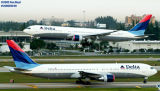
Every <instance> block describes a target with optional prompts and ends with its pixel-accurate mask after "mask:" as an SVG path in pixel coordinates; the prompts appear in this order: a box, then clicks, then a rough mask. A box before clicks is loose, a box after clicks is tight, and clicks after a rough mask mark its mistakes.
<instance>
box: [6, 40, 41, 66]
mask: <svg viewBox="0 0 160 91" xmlns="http://www.w3.org/2000/svg"><path fill="white" fill-rule="evenodd" d="M6 42H7V44H8V47H9V49H10V52H11V54H12V57H13V60H14V62H15V65H16V67H17V68H23V69H29V68H33V67H36V66H38V64H37V63H35V62H34V61H33V60H32V59H31V58H30V57H29V56H28V55H27V54H26V53H25V52H24V51H23V50H22V49H21V48H20V47H19V46H18V45H17V44H16V43H15V42H14V41H13V40H7V41H6Z"/></svg>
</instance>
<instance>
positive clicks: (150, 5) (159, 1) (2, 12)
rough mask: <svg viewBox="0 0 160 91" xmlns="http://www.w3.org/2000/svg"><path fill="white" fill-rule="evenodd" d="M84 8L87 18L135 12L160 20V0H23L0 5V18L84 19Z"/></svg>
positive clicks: (124, 14) (125, 14)
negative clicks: (16, 3)
mask: <svg viewBox="0 0 160 91" xmlns="http://www.w3.org/2000/svg"><path fill="white" fill-rule="evenodd" d="M1 1H8V0H1ZM10 1H15V0H10ZM16 1H20V0H16ZM0 4H1V5H2V3H0ZM83 11H85V20H86V21H87V20H94V19H95V18H96V17H98V16H113V17H114V18H116V19H117V20H118V21H122V22H123V21H124V20H125V16H130V15H132V14H134V15H138V16H142V15H143V14H152V15H153V16H155V17H156V19H157V20H158V21H160V0H21V4H19V5H18V7H14V8H13V7H12V8H11V7H0V21H19V22H24V21H28V20H30V19H32V20H38V21H39V20H41V19H42V18H50V17H52V16H54V17H56V18H64V20H70V19H75V20H84V13H83Z"/></svg>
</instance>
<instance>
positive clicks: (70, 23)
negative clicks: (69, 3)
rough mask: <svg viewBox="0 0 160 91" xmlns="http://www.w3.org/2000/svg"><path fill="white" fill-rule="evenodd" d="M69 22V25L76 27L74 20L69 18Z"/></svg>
mask: <svg viewBox="0 0 160 91" xmlns="http://www.w3.org/2000/svg"><path fill="white" fill-rule="evenodd" d="M67 22H68V23H69V26H70V27H75V23H76V22H75V21H74V20H69V21H67Z"/></svg>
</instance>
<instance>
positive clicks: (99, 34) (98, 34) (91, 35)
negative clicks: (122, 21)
mask: <svg viewBox="0 0 160 91" xmlns="http://www.w3.org/2000/svg"><path fill="white" fill-rule="evenodd" d="M114 32H117V30H113V31H112V32H105V33H94V34H87V35H82V36H83V37H85V38H86V37H87V38H88V37H96V36H98V37H100V36H105V35H110V34H111V33H114ZM75 35H78V34H75ZM73 36H74V35H70V34H68V35H67V37H68V38H72V37H73Z"/></svg>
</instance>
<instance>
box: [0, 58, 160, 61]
mask: <svg viewBox="0 0 160 91" xmlns="http://www.w3.org/2000/svg"><path fill="white" fill-rule="evenodd" d="M33 60H35V61H37V62H45V61H47V62H63V61H64V62H67V61H70V62H76V61H93V62H94V61H104V62H105V61H160V58H100V59H96V58H95V59H83V58H82V59H33ZM11 61H13V59H0V62H11Z"/></svg>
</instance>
